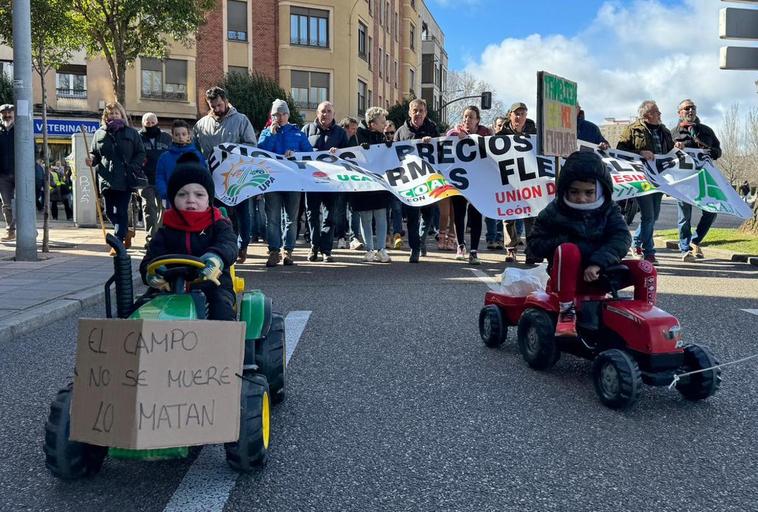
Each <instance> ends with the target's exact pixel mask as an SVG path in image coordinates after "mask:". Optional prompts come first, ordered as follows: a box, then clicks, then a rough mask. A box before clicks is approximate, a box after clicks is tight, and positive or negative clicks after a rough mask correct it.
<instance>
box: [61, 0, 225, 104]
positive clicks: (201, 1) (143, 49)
mask: <svg viewBox="0 0 758 512" xmlns="http://www.w3.org/2000/svg"><path fill="white" fill-rule="evenodd" d="M216 1H217V0H70V1H69V7H68V8H69V9H70V10H71V13H72V17H73V21H74V23H75V24H76V26H78V27H80V28H81V29H82V31H83V32H84V34H85V38H84V43H85V45H86V48H87V51H88V53H89V54H90V55H96V54H101V55H102V56H103V57H105V61H106V62H107V63H108V68H109V69H110V72H111V81H112V82H113V93H114V94H115V97H116V101H120V102H122V103H123V101H124V98H125V97H126V83H125V81H124V80H125V77H126V67H127V65H131V64H132V63H133V62H134V61H135V60H136V59H137V57H139V56H148V57H158V58H161V57H165V55H166V53H167V49H168V45H169V38H173V39H174V40H176V41H179V42H180V43H182V44H185V45H186V46H188V47H189V46H190V45H191V44H193V36H194V34H195V32H196V31H197V27H198V26H199V25H201V24H202V23H203V22H204V21H205V13H206V12H207V11H209V10H211V9H213V7H214V6H215V5H216Z"/></svg>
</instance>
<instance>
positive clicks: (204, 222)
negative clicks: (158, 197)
mask: <svg viewBox="0 0 758 512" xmlns="http://www.w3.org/2000/svg"><path fill="white" fill-rule="evenodd" d="M223 218H224V216H223V215H222V214H221V210H219V209H218V208H215V207H213V208H208V209H207V210H205V211H204V212H196V211H190V210H181V211H180V210H177V209H175V208H169V209H168V210H166V211H165V212H164V213H163V224H164V225H165V226H168V227H170V228H174V229H178V230H180V231H189V232H190V233H199V232H201V231H203V230H204V229H206V228H207V227H209V226H210V225H211V224H213V223H215V222H217V221H219V220H221V219H223Z"/></svg>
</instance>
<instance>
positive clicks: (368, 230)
mask: <svg viewBox="0 0 758 512" xmlns="http://www.w3.org/2000/svg"><path fill="white" fill-rule="evenodd" d="M357 213H358V214H359V215H360V218H361V232H362V233H363V246H364V247H365V248H366V251H373V250H375V249H376V250H379V249H384V247H385V245H386V243H387V209H386V208H379V209H377V210H366V211H363V212H357ZM372 220H373V221H375V222H376V243H374V233H373V230H372Z"/></svg>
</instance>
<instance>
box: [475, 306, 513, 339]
mask: <svg viewBox="0 0 758 512" xmlns="http://www.w3.org/2000/svg"><path fill="white" fill-rule="evenodd" d="M479 335H480V336H481V337H482V341H483V342H484V344H485V345H487V346H488V347H490V348H497V347H499V346H500V345H502V344H503V342H504V341H505V338H506V337H507V336H508V326H507V325H505V322H503V313H502V312H501V311H500V308H499V307H497V306H495V305H494V304H490V305H489V306H484V307H483V308H482V310H481V311H480V312H479Z"/></svg>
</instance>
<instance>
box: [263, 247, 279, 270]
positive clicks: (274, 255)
mask: <svg viewBox="0 0 758 512" xmlns="http://www.w3.org/2000/svg"><path fill="white" fill-rule="evenodd" d="M281 260H282V255H281V253H280V252H279V251H269V252H268V259H267V260H266V266H267V267H275V266H277V265H278V264H279V262H280V261H281Z"/></svg>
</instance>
